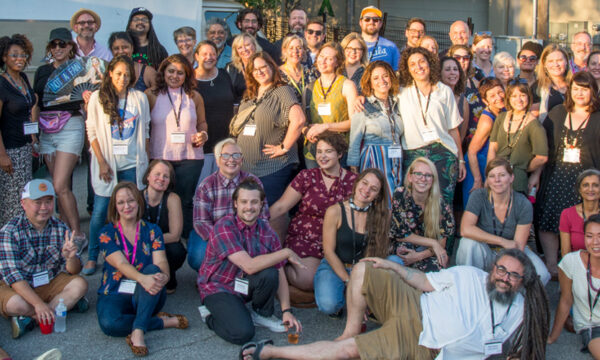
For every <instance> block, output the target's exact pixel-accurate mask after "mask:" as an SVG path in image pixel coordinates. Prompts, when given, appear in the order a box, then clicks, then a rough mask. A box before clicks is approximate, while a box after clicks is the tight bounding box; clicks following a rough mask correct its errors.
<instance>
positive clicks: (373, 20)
mask: <svg viewBox="0 0 600 360" xmlns="http://www.w3.org/2000/svg"><path fill="white" fill-rule="evenodd" d="M361 20H362V21H364V22H366V23H369V22H371V21H372V22H374V23H378V22H380V21H381V18H380V17H370V16H365V17H363V18H362V19H361Z"/></svg>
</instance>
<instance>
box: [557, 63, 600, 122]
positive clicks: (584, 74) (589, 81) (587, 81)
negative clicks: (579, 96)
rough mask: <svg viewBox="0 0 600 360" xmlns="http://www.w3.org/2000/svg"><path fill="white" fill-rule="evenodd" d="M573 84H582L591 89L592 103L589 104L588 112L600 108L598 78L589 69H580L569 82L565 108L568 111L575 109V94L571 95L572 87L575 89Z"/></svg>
mask: <svg viewBox="0 0 600 360" xmlns="http://www.w3.org/2000/svg"><path fill="white" fill-rule="evenodd" d="M573 84H576V85H577V86H581V87H584V88H587V89H589V90H590V92H591V94H590V103H589V104H588V112H589V113H593V112H596V111H598V109H600V99H599V98H598V83H596V79H594V77H593V76H592V74H590V73H589V72H588V71H580V72H578V73H576V74H575V75H573V78H572V79H571V81H570V82H569V89H568V90H567V93H566V94H565V95H566V99H565V108H566V109H567V111H569V112H570V111H573V109H574V107H575V102H574V101H573V96H571V89H573Z"/></svg>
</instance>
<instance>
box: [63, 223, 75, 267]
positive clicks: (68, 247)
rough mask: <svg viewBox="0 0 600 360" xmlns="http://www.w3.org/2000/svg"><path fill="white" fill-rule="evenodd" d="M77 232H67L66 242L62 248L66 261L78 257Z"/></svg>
mask: <svg viewBox="0 0 600 360" xmlns="http://www.w3.org/2000/svg"><path fill="white" fill-rule="evenodd" d="M74 239H75V232H74V231H71V232H69V230H67V231H65V241H64V243H63V247H62V256H63V257H64V258H65V260H70V259H73V258H75V257H77V245H76V244H75V241H74Z"/></svg>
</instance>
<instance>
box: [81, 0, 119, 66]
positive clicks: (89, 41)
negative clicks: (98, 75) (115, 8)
mask: <svg viewBox="0 0 600 360" xmlns="http://www.w3.org/2000/svg"><path fill="white" fill-rule="evenodd" d="M100 25H102V21H101V20H100V16H98V14H96V13H95V12H94V11H92V10H90V9H79V10H77V11H76V12H75V14H73V16H71V29H73V31H74V32H75V33H76V34H77V36H76V37H75V39H74V40H75V42H76V43H77V56H80V57H82V56H97V57H99V58H101V59H104V60H106V61H110V60H111V59H112V57H113V56H112V53H111V52H110V51H109V49H108V48H107V47H106V46H103V45H102V44H100V43H98V42H96V40H95V39H94V35H96V33H97V32H98V30H100Z"/></svg>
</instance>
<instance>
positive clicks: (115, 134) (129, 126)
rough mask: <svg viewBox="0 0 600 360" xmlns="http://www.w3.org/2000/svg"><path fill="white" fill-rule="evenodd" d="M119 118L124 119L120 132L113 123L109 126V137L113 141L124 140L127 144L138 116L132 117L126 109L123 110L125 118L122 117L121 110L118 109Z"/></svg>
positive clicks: (133, 131)
mask: <svg viewBox="0 0 600 360" xmlns="http://www.w3.org/2000/svg"><path fill="white" fill-rule="evenodd" d="M119 116H121V118H124V119H125V120H124V121H123V129H122V132H121V131H119V126H118V125H117V124H116V123H115V124H113V125H111V126H110V133H111V137H112V138H113V140H124V141H127V142H129V140H130V139H131V138H132V137H133V135H134V133H135V125H136V123H137V120H138V115H134V114H132V113H131V112H130V111H129V110H128V109H125V116H123V109H119Z"/></svg>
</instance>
